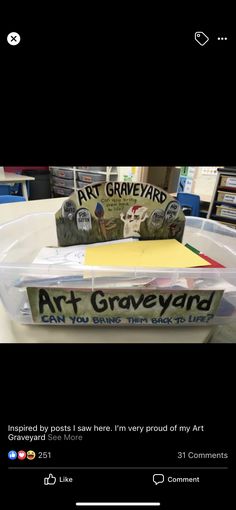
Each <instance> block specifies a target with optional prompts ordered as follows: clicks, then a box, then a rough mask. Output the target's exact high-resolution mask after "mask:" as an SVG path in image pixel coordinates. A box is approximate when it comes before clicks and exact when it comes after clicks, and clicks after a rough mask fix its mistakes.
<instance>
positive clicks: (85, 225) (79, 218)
mask: <svg viewBox="0 0 236 510" xmlns="http://www.w3.org/2000/svg"><path fill="white" fill-rule="evenodd" d="M76 225H77V228H78V230H86V231H89V230H91V229H92V221H91V214H90V212H89V210H88V209H86V208H85V207H82V208H81V209H78V211H77V213H76Z"/></svg>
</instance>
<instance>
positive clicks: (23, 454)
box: [18, 450, 26, 460]
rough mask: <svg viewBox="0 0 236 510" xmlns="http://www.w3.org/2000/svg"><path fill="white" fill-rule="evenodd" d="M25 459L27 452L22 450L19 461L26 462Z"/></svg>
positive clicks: (19, 453)
mask: <svg viewBox="0 0 236 510" xmlns="http://www.w3.org/2000/svg"><path fill="white" fill-rule="evenodd" d="M25 458H26V452H24V450H20V451H19V452H18V459H19V460H25Z"/></svg>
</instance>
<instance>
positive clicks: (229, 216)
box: [207, 168, 236, 229]
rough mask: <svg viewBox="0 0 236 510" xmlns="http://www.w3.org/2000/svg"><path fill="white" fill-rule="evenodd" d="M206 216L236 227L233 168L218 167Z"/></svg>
mask: <svg viewBox="0 0 236 510" xmlns="http://www.w3.org/2000/svg"><path fill="white" fill-rule="evenodd" d="M234 216H235V217H234ZM207 218H208V219H212V220H215V221H219V222H220V223H223V224H225V225H227V226H228V227H231V228H234V229H235V228H236V169H235V168H234V169H231V168H218V174H217V179H216V185H215V189H214V192H213V195H212V200H211V203H210V207H209V212H208V215H207Z"/></svg>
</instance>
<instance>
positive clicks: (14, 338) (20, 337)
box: [0, 198, 213, 343]
mask: <svg viewBox="0 0 236 510" xmlns="http://www.w3.org/2000/svg"><path fill="white" fill-rule="evenodd" d="M64 200H65V198H52V199H47V200H32V201H29V202H18V203H13V204H2V205H0V223H5V222H7V221H11V220H14V219H16V218H19V217H21V216H25V215H26V214H31V213H36V212H56V211H57V210H58V209H59V208H60V207H61V204H62V203H63V202H64ZM212 333H213V328H212V327H211V326H206V327H205V326H202V327H198V326H196V327H191V326H190V327H185V328H181V327H179V328H177V327H175V328H174V327H173V328H165V327H160V328H155V327H143V328H140V327H122V328H116V327H98V326H97V327H93V326H91V327H73V326H37V325H32V326H28V325H22V324H19V323H17V322H16V321H13V320H11V319H10V317H9V316H8V314H7V313H6V311H5V309H4V308H3V306H2V304H1V303H0V341H1V342H3V343H14V342H24V343H25V342H26V343H27V342H28V343H46V342H49V343H65V342H68V343H70V342H72V343H76V342H77V343H127V342H130V343H149V342H150V343H204V342H207V341H208V340H209V339H210V337H211V335H212Z"/></svg>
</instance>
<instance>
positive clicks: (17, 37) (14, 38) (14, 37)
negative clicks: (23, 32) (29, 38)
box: [7, 32, 20, 46]
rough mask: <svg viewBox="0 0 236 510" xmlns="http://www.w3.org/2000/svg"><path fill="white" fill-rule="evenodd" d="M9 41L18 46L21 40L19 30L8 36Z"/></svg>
mask: <svg viewBox="0 0 236 510" xmlns="http://www.w3.org/2000/svg"><path fill="white" fill-rule="evenodd" d="M7 42H8V44H10V45H11V46H16V45H17V44H19V42H20V34H18V33H17V32H10V34H8V36H7Z"/></svg>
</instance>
